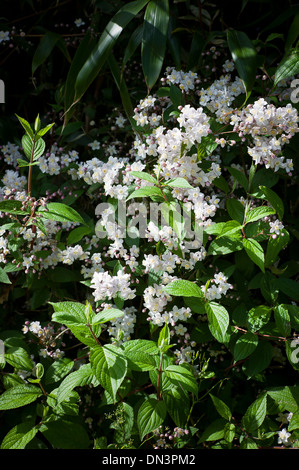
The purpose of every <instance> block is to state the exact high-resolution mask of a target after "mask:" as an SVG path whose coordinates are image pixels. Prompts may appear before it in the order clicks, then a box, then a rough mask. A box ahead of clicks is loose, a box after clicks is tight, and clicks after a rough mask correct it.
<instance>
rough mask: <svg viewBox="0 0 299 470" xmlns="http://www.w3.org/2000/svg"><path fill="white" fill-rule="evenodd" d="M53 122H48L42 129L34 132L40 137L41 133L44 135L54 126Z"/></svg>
mask: <svg viewBox="0 0 299 470" xmlns="http://www.w3.org/2000/svg"><path fill="white" fill-rule="evenodd" d="M54 124H55V122H53V123H52V124H48V125H47V126H46V127H44V128H43V129H40V130H39V131H38V132H37V133H36V137H42V136H43V135H45V134H46V133H47V132H49V130H50V129H52V127H53V126H54Z"/></svg>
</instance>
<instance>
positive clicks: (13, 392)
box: [0, 384, 43, 410]
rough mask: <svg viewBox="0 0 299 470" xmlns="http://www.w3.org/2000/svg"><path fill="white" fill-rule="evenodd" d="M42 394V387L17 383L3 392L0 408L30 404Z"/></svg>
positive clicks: (6, 408) (0, 398)
mask: <svg viewBox="0 0 299 470" xmlns="http://www.w3.org/2000/svg"><path fill="white" fill-rule="evenodd" d="M42 394H43V393H42V391H41V389H40V388H39V387H36V386H35V385H28V384H23V385H17V386H16V387H12V388H10V389H8V390H6V391H5V392H4V393H2V395H1V396H0V410H11V409H13V408H20V407H21V406H25V405H28V404H29V403H32V402H33V401H35V400H36V399H37V398H39V397H40V396H41V395H42Z"/></svg>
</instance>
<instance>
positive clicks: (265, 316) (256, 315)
mask: <svg viewBox="0 0 299 470" xmlns="http://www.w3.org/2000/svg"><path fill="white" fill-rule="evenodd" d="M271 312H272V308H271V307H268V306H267V305H259V306H258V307H253V308H252V309H250V310H249V312H248V316H247V326H248V328H249V329H250V331H251V332H253V333H254V332H256V331H258V330H260V329H261V328H262V327H263V326H264V325H266V324H267V323H268V321H269V320H270V316H271Z"/></svg>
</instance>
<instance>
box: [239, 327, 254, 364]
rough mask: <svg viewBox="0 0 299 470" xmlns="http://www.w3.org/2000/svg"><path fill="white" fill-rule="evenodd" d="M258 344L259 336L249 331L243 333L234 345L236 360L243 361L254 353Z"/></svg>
mask: <svg viewBox="0 0 299 470" xmlns="http://www.w3.org/2000/svg"><path fill="white" fill-rule="evenodd" d="M257 345H258V336H257V335H255V334H254V333H251V332H248V333H245V334H244V335H242V336H241V337H240V338H239V339H238V340H237V341H236V343H235V346H234V360H235V362H237V361H241V360H242V359H245V358H246V357H248V356H250V354H252V353H253V351H254V350H255V348H256V347H257Z"/></svg>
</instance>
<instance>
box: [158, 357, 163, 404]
mask: <svg viewBox="0 0 299 470" xmlns="http://www.w3.org/2000/svg"><path fill="white" fill-rule="evenodd" d="M162 363H163V353H161V357H160V365H159V370H158V380H157V399H158V401H160V400H161V397H162V393H161V390H160V388H161V378H162Z"/></svg>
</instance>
